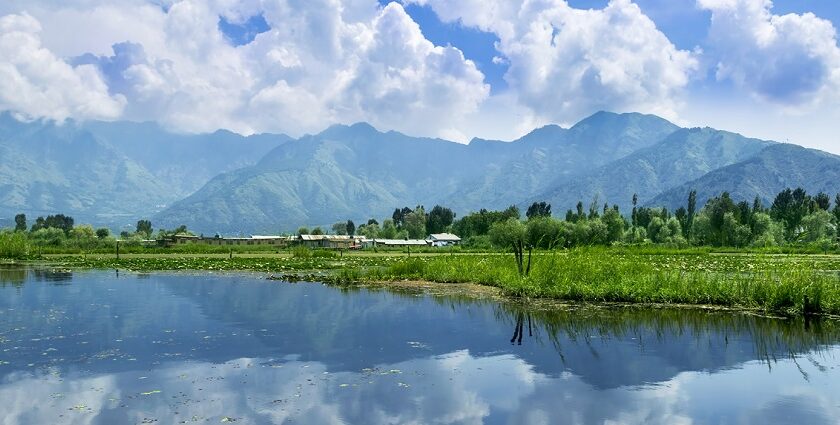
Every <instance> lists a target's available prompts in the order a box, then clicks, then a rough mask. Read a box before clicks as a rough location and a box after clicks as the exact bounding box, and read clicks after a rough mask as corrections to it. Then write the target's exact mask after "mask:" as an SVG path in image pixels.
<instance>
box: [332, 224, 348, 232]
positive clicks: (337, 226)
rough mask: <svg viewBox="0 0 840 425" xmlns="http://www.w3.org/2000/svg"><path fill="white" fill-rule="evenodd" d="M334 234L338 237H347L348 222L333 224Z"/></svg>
mask: <svg viewBox="0 0 840 425" xmlns="http://www.w3.org/2000/svg"><path fill="white" fill-rule="evenodd" d="M332 232H333V234H336V235H346V234H347V222H346V221H339V222H338V223H333V225H332Z"/></svg>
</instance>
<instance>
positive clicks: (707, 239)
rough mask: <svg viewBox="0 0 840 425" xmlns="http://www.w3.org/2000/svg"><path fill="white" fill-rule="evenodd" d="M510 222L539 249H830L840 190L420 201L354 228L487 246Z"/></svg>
mask: <svg viewBox="0 0 840 425" xmlns="http://www.w3.org/2000/svg"><path fill="white" fill-rule="evenodd" d="M511 222H516V223H519V225H521V226H522V231H523V232H524V235H525V239H526V240H525V242H526V243H527V244H528V245H529V246H531V247H534V248H542V249H553V248H571V247H575V246H593V245H616V244H627V245H639V244H663V245H667V246H673V247H686V246H713V247H749V246H752V247H773V246H785V245H816V246H819V247H820V249H824V250H828V249H833V248H836V247H837V244H838V228H840V193H838V194H837V195H836V196H835V198H834V202H833V203H832V202H831V198H830V197H829V195H827V194H825V193H818V194H816V195H813V196H812V195H810V194H808V193H807V192H806V191H805V190H804V189H801V188H797V189H785V190H783V191H782V192H780V193H779V194H778V195H776V197H775V199H774V201H773V203H772V205H769V206H765V205H764V204H763V203H762V202H761V200H760V199H759V198H756V199H755V200H753V201H752V202H748V201H739V202H736V201H735V200H733V199H732V198H731V197H730V195H729V193H726V192H724V193H722V194H721V195H720V196H717V197H715V198H712V199H710V200H709V201H708V202H706V204H705V205H703V206H702V207H699V206H698V205H697V192H696V191H691V192H690V193H689V194H688V196H687V198H686V204H685V206H683V207H680V208H678V209H677V210H675V211H670V210H668V209H667V208H650V207H640V206H638V197H637V196H635V195H634V196H633V209H632V211H630V213H629V214H624V213H623V212H622V211H621V210H620V209H619V207H618V206H617V205H612V206H610V205H609V204H607V203H603V204H602V203H600V202H599V201H598V200H597V199H596V200H594V201H593V202H592V203H590V204H589V205H588V206H586V205H584V203H583V202H578V204H577V206H576V208H575V209H570V210H567V211H566V213H565V215H564V216H563V218H562V219H559V218H554V217H552V211H551V205H550V204H548V203H546V202H534V203H533V204H532V205H531V206H530V207H529V208H528V209H527V211H526V213H525V217H524V219H523V217H522V216H521V212H520V210H519V209H518V208H517V207H516V206H510V207H508V208H506V209H504V210H501V211H491V210H486V209H482V210H480V211H477V212H472V213H470V214H468V215H466V216H464V217H461V218H459V219H456V217H455V214H454V213H453V212H452V210H451V209H449V208H446V207H443V206H440V205H438V206H435V207H434V208H433V209H432V210H431V211H430V212H428V213H427V212H426V211H425V208H424V207H423V206H422V205H419V206H417V207H415V208H413V209H412V208H408V207H405V208H397V209H396V210H394V213H393V215H392V217H391V218H389V219H386V220H384V221H383V223H382V225H381V226H380V224H379V222H378V221H377V220H376V219H370V220H369V221H368V222H367V224H364V225H362V226H359V228H358V229H355V227H352V228H353V230H355V232H356V233H357V234H360V235H364V236H367V237H370V238H376V237H380V238H422V237H424V236H425V235H428V234H430V233H442V232H452V233H455V234H457V235H458V236H460V237H461V238H463V239H464V241H465V245H467V246H472V247H486V248H491V247H493V245H498V247H504V246H505V245H506V243H504V242H500V243H494V237H493V236H494V228H495V229H496V233H499V232H501V229H502V228H504V226H503V224H505V225H506V226H508V227H507V228H506V230H505V231H510V228H509V225H510V223H511ZM350 224H352V222H351V221H348V222H347V223H343V222H342V223H337V224H336V225H334V226H333V230H338V231H339V232H344V233H346V232H347V230H348V228H350V226H349V225H350ZM345 226H346V227H345ZM303 230H305V229H303ZM351 233H352V232H351ZM495 239H497V240H500V241H501V240H503V239H504V238H498V237H497V238H495Z"/></svg>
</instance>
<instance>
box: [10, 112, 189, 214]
mask: <svg viewBox="0 0 840 425" xmlns="http://www.w3.org/2000/svg"><path fill="white" fill-rule="evenodd" d="M16 125H17V124H13V126H16ZM22 130H23V131H19V132H11V133H10V132H9V131H2V132H0V158H2V160H0V214H2V215H4V216H11V215H14V214H16V213H18V212H25V213H28V214H29V215H36V214H52V213H57V212H64V213H67V214H71V215H74V216H76V217H77V218H78V219H79V220H83V221H95V222H97V223H103V222H109V223H110V222H112V221H113V220H119V217H121V216H123V217H129V216H130V217H133V216H135V215H136V214H137V213H138V212H144V211H148V212H151V211H154V209H155V208H156V207H158V206H160V205H161V204H163V203H168V202H171V201H173V200H175V199H176V198H177V194H175V193H172V192H171V191H169V190H168V187H167V185H166V184H165V183H163V182H161V181H159V180H158V179H157V178H155V176H153V175H151V174H150V173H149V172H148V171H147V170H146V169H145V168H143V167H142V166H141V165H139V164H138V163H136V162H134V161H132V160H131V159H129V158H127V157H126V156H125V155H123V154H121V153H120V152H118V151H116V150H115V149H113V148H111V147H110V146H108V145H107V144H104V143H102V141H101V140H99V139H97V138H96V137H94V136H93V135H92V134H90V133H89V132H87V131H84V130H79V129H76V128H72V127H69V126H55V125H51V124H46V125H43V124H39V125H37V126H24V127H23V128H22Z"/></svg>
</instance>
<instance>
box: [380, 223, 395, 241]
mask: <svg viewBox="0 0 840 425" xmlns="http://www.w3.org/2000/svg"><path fill="white" fill-rule="evenodd" d="M380 236H382V237H383V238H385V239H395V238H396V237H397V226H395V225H394V221H393V220H385V221H383V222H382V232H381V233H380Z"/></svg>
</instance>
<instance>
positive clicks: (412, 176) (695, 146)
mask: <svg viewBox="0 0 840 425" xmlns="http://www.w3.org/2000/svg"><path fill="white" fill-rule="evenodd" d="M838 177H840V160H838V157H837V156H834V155H830V154H827V153H824V152H820V151H815V150H809V149H805V148H801V147H799V146H794V145H784V144H776V143H774V142H769V141H763V140H757V139H750V138H746V137H743V136H741V135H738V134H734V133H729V132H725V131H719V130H715V129H711V128H692V129H682V128H679V127H677V126H676V125H674V124H672V123H670V122H668V121H666V120H664V119H662V118H659V117H656V116H653V115H643V114H636V113H628V114H614V113H608V112H599V113H596V114H594V115H592V116H591V117H589V118H586V119H584V120H583V121H581V122H579V123H577V124H576V125H574V126H572V127H571V128H568V129H567V128H563V127H559V126H556V125H548V126H545V127H542V128H539V129H536V130H534V131H532V132H531V133H529V134H527V135H525V136H523V137H522V138H520V139H518V140H514V141H512V142H503V141H494V140H482V139H475V140H473V141H472V142H471V143H470V144H468V145H463V144H458V143H454V142H450V141H446V140H441V139H431V138H420V137H411V136H407V135H404V134H401V133H397V132H393V131H389V132H380V131H377V130H376V129H375V128H373V127H371V126H370V125H368V124H365V123H359V124H354V125H351V126H347V125H335V126H332V127H330V128H328V129H326V130H324V131H323V132H321V133H319V134H315V135H307V136H304V137H301V138H299V139H291V138H289V137H287V136H284V135H257V136H251V137H243V136H239V135H236V134H234V133H230V132H226V131H218V132H215V133H213V134H203V135H182V134H175V133H171V132H168V131H166V130H165V129H162V128H160V127H159V126H157V125H156V124H151V123H129V122H114V123H104V122H91V123H83V124H79V123H73V122H69V123H66V124H64V125H55V124H52V123H48V122H40V121H38V122H30V123H24V122H20V121H17V120H15V119H14V118H12V117H11V116H10V115H8V114H0V219H3V220H4V221H3V223H10V221H9V220H10V219H11V218H12V217H13V216H14V214H16V213H18V212H24V213H27V215H29V216H37V215H45V214H52V213H65V214H69V215H72V216H74V217H75V218H76V219H77V222H91V223H93V224H96V225H111V226H112V227H122V226H125V225H130V224H132V223H136V221H137V220H138V219H140V218H148V217H151V218H152V222H153V224H154V226H155V227H156V228H160V227H173V226H178V225H181V224H185V225H187V226H188V227H189V228H191V229H193V230H195V231H198V232H204V233H208V234H212V233H214V232H221V233H225V234H235V233H243V234H247V233H257V232H260V233H262V232H271V233H276V232H279V231H293V230H295V229H296V228H297V227H298V226H301V225H309V226H314V225H329V224H330V223H334V222H336V221H339V220H346V219H348V218H349V219H354V220H359V221H363V220H367V219H368V218H370V217H375V218H377V219H381V218H384V217H389V216H390V215H391V212H392V211H393V209H394V208H396V207H402V206H409V207H413V206H415V205H418V204H422V205H425V206H426V207H427V208H431V207H432V206H434V205H435V204H441V205H446V206H449V207H450V208H453V209H454V210H455V211H456V213H457V214H458V215H459V216H462V215H464V214H466V213H469V212H470V211H475V210H478V209H480V208H490V209H499V208H504V207H507V206H508V205H511V204H516V205H519V206H520V207H522V208H523V209H524V208H525V207H527V206H528V205H529V204H530V202H533V201H543V200H544V201H548V202H549V203H551V204H552V207H553V208H552V209H553V210H554V211H555V214H557V215H561V214H562V212H563V211H565V210H566V209H567V208H574V205H575V204H576V203H577V202H578V201H583V202H584V203H585V204H586V205H587V207H588V205H589V204H590V203H591V202H592V200H593V198H595V197H596V196H597V197H598V200H599V203H604V202H606V203H609V204H610V205H612V204H618V205H619V206H621V207H622V209H623V211H625V212H627V211H628V210H629V206H630V202H631V199H632V196H633V194H634V193H636V194H638V195H639V198H640V203H641V204H643V205H666V206H669V207H672V208H674V207H678V206H681V205H683V204H684V203H685V198H686V196H687V194H688V191H689V190H691V189H697V190H698V195H699V196H698V198H699V199H698V202H699V203H701V204H702V203H703V202H705V200H706V199H707V198H708V197H710V196H716V195H718V194H719V193H720V192H722V191H724V190H727V191H729V192H730V193H732V194H733V196H735V197H739V198H745V199H752V198H753V197H755V196H756V195H758V196H760V197H761V198H762V199H763V200H764V201H765V203H769V202H770V201H772V198H773V197H774V196H775V194H776V193H777V192H778V191H780V190H782V189H784V188H785V187H788V186H790V187H795V186H802V187H804V188H806V189H808V190H809V191H811V192H816V191H820V190H823V191H826V192H831V193H835V192H837V191H840V187H838V184H837V183H836V182H838V181H840V178H838Z"/></svg>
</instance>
